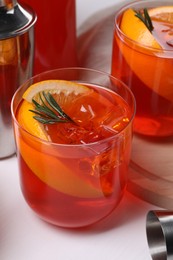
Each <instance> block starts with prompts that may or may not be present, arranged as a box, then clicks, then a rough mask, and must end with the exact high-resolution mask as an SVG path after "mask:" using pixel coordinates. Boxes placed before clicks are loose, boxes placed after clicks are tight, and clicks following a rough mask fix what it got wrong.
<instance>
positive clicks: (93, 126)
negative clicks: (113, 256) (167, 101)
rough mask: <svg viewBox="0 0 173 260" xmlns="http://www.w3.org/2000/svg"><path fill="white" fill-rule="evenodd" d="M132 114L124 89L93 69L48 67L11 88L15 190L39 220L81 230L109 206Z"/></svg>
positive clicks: (126, 152) (121, 180)
mask: <svg viewBox="0 0 173 260" xmlns="http://www.w3.org/2000/svg"><path fill="white" fill-rule="evenodd" d="M69 80H70V81H69ZM57 104H58V105H57ZM55 108H56V109H55ZM52 111H53V112H52ZM134 112H135V103H134V98H133V95H132V93H131V92H130V90H129V89H128V88H127V87H126V86H125V85H124V84H123V83H122V82H120V81H119V80H116V79H115V78H113V77H111V76H110V75H107V74H104V73H101V72H97V71H93V70H87V69H77V68H76V69H59V70H55V71H50V72H47V73H43V74H41V75H38V76H36V77H34V78H33V79H31V80H30V81H28V82H26V83H25V84H24V85H23V86H22V87H21V88H20V89H19V90H18V91H17V92H16V94H15V96H14V98H13V102H12V113H13V120H14V132H15V138H16V144H17V156H18V162H19V170H20V182H21V189H22V192H23V195H24V197H25V199H26V201H27V202H28V204H29V205H30V207H31V208H32V209H33V210H34V211H35V212H36V213H37V214H38V215H39V216H40V217H41V218H43V219H44V220H46V221H48V222H50V223H53V224H56V225H59V226H64V227H81V226H86V225H90V224H92V223H94V222H97V221H98V220H100V219H102V218H103V217H105V216H107V215H108V214H110V213H111V212H112V211H113V210H114V208H115V207H116V206H117V205H118V203H119V201H120V199H121V198H122V196H123V193H124V190H125V187H126V182H127V169H128V164H129V158H130V151H131V139H132V121H133V117H134Z"/></svg>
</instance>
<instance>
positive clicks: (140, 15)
mask: <svg viewBox="0 0 173 260" xmlns="http://www.w3.org/2000/svg"><path fill="white" fill-rule="evenodd" d="M135 13H136V14H135V16H136V17H138V18H139V19H140V20H141V21H142V22H143V23H144V24H145V25H146V27H147V28H148V30H149V31H150V32H152V31H153V29H154V26H153V24H152V21H151V18H150V16H149V14H148V10H147V8H144V10H143V11H135Z"/></svg>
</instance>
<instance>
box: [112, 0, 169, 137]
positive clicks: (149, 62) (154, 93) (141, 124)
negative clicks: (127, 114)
mask: <svg viewBox="0 0 173 260" xmlns="http://www.w3.org/2000/svg"><path fill="white" fill-rule="evenodd" d="M169 6H170V7H171V6H172V1H171V0H166V1H159V0H157V1H153V0H150V1H148V0H147V1H134V2H133V3H130V4H127V5H125V6H124V7H122V8H121V9H120V10H119V11H118V12H117V14H116V17H115V27H114V38H113V53H112V71H111V74H112V75H113V76H115V77H118V78H120V79H121V80H122V81H123V82H124V83H125V84H127V85H128V86H129V87H130V89H131V90H132V92H133V94H134V95H135V99H136V106H137V110H136V116H135V120H134V131H135V132H136V133H137V134H140V135H141V136H150V137H168V136H169V137H170V136H173V80H172V75H173V44H172V43H171V39H172V38H171V37H172V36H171V35H172V34H173V24H172V25H171V24H170V23H169V24H167V21H164V20H163V22H162V23H158V22H157V15H158V14H156V15H155V16H156V18H155V20H154V19H153V26H154V30H153V31H152V32H151V34H152V35H153V36H154V37H155V39H158V38H159V39H162V40H163V42H164V44H163V45H161V48H160V47H155V46H154V47H149V45H148V43H147V40H146V38H145V44H140V43H138V42H137V40H135V39H132V38H131V37H129V36H127V35H126V34H125V33H123V31H122V29H121V28H122V26H124V27H126V30H128V31H130V30H131V34H133V35H134V34H135V32H134V30H135V29H134V28H130V23H129V24H124V25H122V17H123V14H124V12H125V11H126V10H128V9H132V10H135V11H138V12H139V11H141V10H144V8H147V10H149V11H148V12H149V14H150V10H154V12H155V13H159V12H162V11H163V9H162V8H163V7H164V10H165V11H164V12H165V13H166V10H169V8H170V7H169ZM151 12H152V11H151ZM164 16H165V14H163V17H164ZM158 19H160V18H158ZM167 19H168V18H167ZM169 19H170V18H169ZM136 23H140V21H137V22H136ZM141 23H142V22H141ZM161 26H162V27H161ZM160 28H161V29H160ZM147 30H148V29H147ZM148 33H149V31H148ZM162 35H163V36H162ZM158 42H159V41H158Z"/></svg>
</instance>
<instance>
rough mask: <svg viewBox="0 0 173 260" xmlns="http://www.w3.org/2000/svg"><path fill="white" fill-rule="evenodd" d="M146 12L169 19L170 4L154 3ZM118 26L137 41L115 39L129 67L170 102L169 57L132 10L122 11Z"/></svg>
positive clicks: (171, 68)
mask: <svg viewBox="0 0 173 260" xmlns="http://www.w3.org/2000/svg"><path fill="white" fill-rule="evenodd" d="M168 9H169V10H170V11H169V12H168ZM148 12H149V15H151V17H152V18H154V17H157V19H159V20H162V19H164V21H165V19H167V20H168V21H169V22H170V21H171V22H172V14H173V6H171V7H157V8H153V9H151V10H148ZM120 29H121V30H122V32H123V33H124V34H126V35H127V36H128V38H130V39H131V40H134V41H136V42H137V43H139V44H140V45H138V44H137V45H135V44H132V43H130V42H129V44H128V45H126V44H122V43H121V42H120V40H119V39H118V38H117V39H116V40H117V43H118V46H119V48H120V50H121V52H122V55H123V56H124V58H125V60H126V62H127V64H128V65H129V66H130V68H131V70H132V71H133V72H134V73H135V74H136V75H137V76H138V78H139V79H140V80H141V81H142V82H143V83H144V84H145V85H146V86H147V87H149V88H150V89H152V90H153V91H154V92H156V93H157V94H159V95H160V96H162V97H164V98H165V99H167V100H169V101H171V102H172V101H173V91H172V88H173V84H172V74H173V66H172V58H173V57H172V58H169V57H167V58H164V53H163V49H162V48H161V46H160V45H159V44H158V43H157V41H156V40H155V39H154V37H153V35H152V34H151V33H150V32H149V30H148V29H147V27H145V25H144V24H143V22H142V21H140V19H138V18H137V17H136V16H135V12H134V11H133V10H131V9H128V10H127V11H125V12H124V14H123V17H122V22H121V25H120ZM147 47H148V48H147ZM152 48H153V49H152ZM159 56H160V57H159Z"/></svg>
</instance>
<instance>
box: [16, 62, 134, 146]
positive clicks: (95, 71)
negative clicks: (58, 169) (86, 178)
mask: <svg viewBox="0 0 173 260" xmlns="http://www.w3.org/2000/svg"><path fill="white" fill-rule="evenodd" d="M65 70H86V71H89V72H93V73H99V74H102V75H104V76H106V77H109V78H112V79H114V80H116V82H119V83H120V84H121V86H123V87H124V88H125V89H126V91H127V92H128V93H129V95H130V96H131V99H132V102H133V109H132V113H131V117H130V118H129V119H130V120H129V122H128V124H127V125H126V126H125V127H124V128H123V129H122V130H121V131H120V132H118V133H115V134H114V135H113V136H110V137H107V138H104V139H102V140H99V141H96V142H90V143H84V144H59V143H55V142H52V141H49V140H44V139H42V138H40V137H37V136H35V135H34V134H32V133H30V132H29V131H27V130H26V129H25V128H24V127H23V126H21V125H20V124H19V122H18V120H17V118H16V116H15V112H14V102H15V99H16V97H17V95H18V93H19V92H20V90H21V89H22V88H23V86H24V85H25V84H27V83H29V82H30V81H31V80H33V79H36V78H37V77H40V76H41V75H45V74H49V73H50V72H56V71H65ZM104 88H105V87H104ZM109 91H113V90H111V89H109ZM121 98H123V97H121ZM123 99H124V98H123ZM135 112H136V101H135V97H134V95H133V93H132V91H131V90H130V88H128V86H127V85H126V84H125V83H124V82H123V81H121V80H120V79H118V78H116V77H114V76H112V75H111V74H109V73H107V72H104V71H101V70H96V69H90V68H82V67H68V68H58V69H53V70H48V71H44V72H42V73H40V74H37V75H35V76H33V77H31V78H30V79H28V80H27V81H25V82H24V83H23V84H22V85H21V86H20V87H19V88H18V89H17V90H16V91H15V93H14V95H13V97H12V100H11V114H12V119H13V121H14V123H15V124H16V125H17V126H18V128H20V129H22V131H23V132H25V133H26V134H27V135H28V136H31V137H32V139H35V140H37V141H39V142H42V143H45V144H48V145H54V146H60V147H87V146H88V147H90V146H95V145H98V144H100V143H104V142H107V141H111V140H113V139H114V138H116V137H118V136H119V135H121V133H122V132H123V131H124V130H125V129H127V128H128V126H129V125H130V124H131V123H132V121H133V119H134V117H135Z"/></svg>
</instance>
